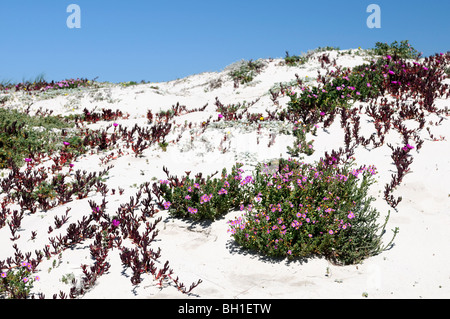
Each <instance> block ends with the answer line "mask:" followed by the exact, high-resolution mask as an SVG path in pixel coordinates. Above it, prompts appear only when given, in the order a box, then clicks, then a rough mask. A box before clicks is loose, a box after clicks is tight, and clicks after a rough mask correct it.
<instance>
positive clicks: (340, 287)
mask: <svg viewBox="0 0 450 319" xmlns="http://www.w3.org/2000/svg"><path fill="white" fill-rule="evenodd" d="M329 54H330V57H331V58H334V57H337V51H331V52H329ZM364 57H365V56H364V55H341V56H339V57H337V63H338V65H342V66H349V67H353V66H355V65H359V64H362V63H364ZM281 61H283V60H282V59H270V60H268V59H267V60H264V62H265V63H266V64H267V67H266V68H265V69H264V70H263V71H262V73H261V74H259V75H257V76H256V77H255V79H254V80H253V81H252V82H250V83H249V84H244V85H240V86H239V87H238V88H235V87H234V85H233V84H234V83H233V80H232V79H231V78H230V77H229V75H228V74H227V72H226V71H223V72H217V73H215V72H211V73H202V74H197V75H192V76H189V77H187V78H184V79H179V80H175V81H170V82H165V83H151V84H139V85H134V86H129V87H123V86H121V85H104V86H103V87H101V88H99V89H86V90H79V91H76V92H71V93H70V94H68V95H67V96H66V95H64V94H61V95H59V96H58V97H55V98H51V99H34V98H33V97H25V96H23V95H21V94H20V93H11V94H12V96H11V98H10V100H9V101H8V103H7V105H8V106H9V107H12V108H17V109H20V108H24V107H25V106H26V105H27V100H26V99H29V101H32V102H33V103H32V104H31V107H30V108H31V110H37V109H39V108H42V109H49V110H53V112H54V113H53V114H70V113H81V112H82V110H83V109H84V108H87V109H88V110H93V109H94V108H97V110H101V109H102V108H105V109H112V110H114V111H115V110H121V111H122V112H124V113H128V114H130V116H129V118H128V119H118V120H117V121H116V122H117V123H119V124H121V125H123V126H129V127H132V126H133V125H134V124H135V123H138V124H139V125H142V126H145V125H146V124H147V119H146V114H147V111H148V110H152V111H153V113H154V114H155V113H157V112H158V111H160V110H169V109H170V108H171V107H172V105H175V104H177V103H180V105H185V106H186V107H187V109H194V108H201V107H203V106H204V105H206V104H208V106H207V107H206V108H205V110H204V111H202V112H193V113H189V114H185V115H181V116H179V117H175V118H174V120H175V123H177V124H180V127H181V126H182V125H183V124H184V123H185V121H187V122H192V123H193V128H192V129H191V130H186V131H185V132H183V135H182V138H181V139H180V141H179V142H178V143H176V144H173V143H169V146H168V147H167V151H166V152H163V151H162V150H161V148H159V147H157V146H152V147H150V148H149V149H146V150H145V151H144V152H143V154H142V155H143V156H142V157H135V156H134V154H132V153H131V152H130V154H129V155H124V156H121V157H119V158H117V159H115V160H112V161H111V162H109V164H111V165H114V167H113V168H112V169H111V170H110V172H109V175H108V179H107V180H106V183H107V185H108V187H109V189H112V188H115V189H118V187H121V188H123V189H124V190H125V191H124V193H123V195H119V194H118V193H116V194H115V195H108V197H107V201H108V204H107V208H106V209H107V211H108V212H111V214H113V213H114V212H115V211H116V210H117V209H118V207H119V206H120V205H121V204H124V203H126V202H128V200H129V198H130V196H135V194H136V191H137V185H140V184H141V183H144V182H151V183H152V182H154V181H157V180H159V179H164V178H165V177H166V175H165V173H164V171H163V167H167V168H168V169H169V171H170V173H171V174H172V175H177V176H181V175H184V173H185V171H192V173H191V174H195V173H198V172H203V174H204V175H209V174H212V173H214V172H215V171H217V170H219V171H221V170H222V168H224V167H225V168H227V169H230V168H231V167H232V165H233V164H234V163H235V162H236V161H240V162H243V163H244V167H243V168H244V169H245V173H246V174H251V171H252V169H253V168H254V167H255V165H256V164H257V163H258V162H260V161H268V160H272V159H277V158H279V157H280V155H281V156H283V157H286V158H288V157H289V154H288V153H287V146H292V143H293V141H294V138H293V137H292V135H286V134H281V133H279V130H278V131H276V127H278V128H279V127H281V126H282V124H281V123H278V124H276V125H274V126H273V130H274V131H276V132H275V133H276V135H275V142H274V143H273V145H271V146H270V147H268V144H269V142H270V138H271V137H270V134H271V131H270V125H269V124H267V123H264V125H267V127H266V126H264V127H263V129H262V134H261V136H260V137H259V138H260V143H259V144H257V138H258V137H257V134H256V128H257V125H253V126H248V127H247V126H245V125H243V124H241V125H238V124H235V125H229V126H227V125H225V124H223V122H219V124H220V123H221V124H220V125H222V126H220V125H219V124H217V125H211V126H209V127H208V128H207V129H206V130H205V132H204V133H203V134H198V136H197V135H196V133H198V132H200V125H201V123H202V122H203V121H206V120H208V118H210V117H211V116H212V119H213V120H215V119H217V115H218V113H217V112H216V107H215V101H216V98H218V99H219V101H220V102H221V103H222V104H224V105H228V104H233V103H244V101H246V102H247V103H250V102H252V101H256V100H257V99H259V100H258V102H256V103H255V104H254V105H253V106H251V108H250V109H249V111H250V112H253V113H258V112H260V113H263V114H266V109H268V110H271V111H273V110H276V109H280V108H283V107H285V106H286V103H287V101H288V100H289V99H288V98H287V97H285V96H281V97H280V98H279V99H278V102H279V106H277V105H274V103H273V102H272V100H271V99H270V97H271V95H270V94H269V89H270V88H272V87H274V86H275V85H277V84H279V83H280V82H290V81H292V80H295V74H297V75H298V76H299V77H300V78H302V79H304V80H306V81H307V80H308V79H311V82H310V83H311V84H314V81H313V79H314V78H316V77H317V71H318V70H320V68H321V66H320V63H319V62H318V61H317V60H315V59H312V60H311V61H310V62H308V63H307V64H305V65H303V66H301V67H288V66H284V65H280V62H281ZM322 74H324V72H322ZM306 77H307V78H306ZM219 80H221V81H222V85H221V86H220V87H217V88H212V84H214V83H217V81H219ZM446 81H447V82H448V80H446ZM363 104H364V103H363ZM436 106H437V107H439V108H443V107H445V106H450V101H449V100H438V101H436ZM436 118H437V117H436V116H435V115H430V116H429V118H427V121H429V120H433V121H436ZM361 119H362V120H361V126H362V131H361V132H362V133H361V134H364V135H366V136H370V134H371V133H372V132H375V130H374V127H373V124H372V123H370V122H369V121H368V120H364V119H365V117H364V116H363V115H361ZM108 124H111V123H107V122H98V123H96V124H91V125H88V127H90V128H100V127H105V126H106V125H108ZM430 129H431V131H432V133H433V134H434V136H441V135H442V136H445V139H442V140H438V141H433V140H431V139H430V137H429V135H428V133H427V132H426V130H425V129H424V130H422V131H421V137H422V138H423V139H424V144H423V146H422V148H421V149H420V150H416V149H414V150H413V151H412V154H413V158H414V160H413V163H412V164H411V172H410V173H408V174H407V175H406V176H405V177H404V179H403V181H402V183H401V184H400V185H399V187H398V188H397V189H395V191H394V194H395V196H402V198H403V200H402V201H401V202H400V203H399V205H398V206H397V211H394V210H393V209H392V208H391V207H390V206H389V205H388V204H387V203H386V201H385V200H384V198H383V192H384V186H385V184H386V183H388V182H389V181H390V178H391V174H393V172H395V170H396V168H395V165H394V164H393V162H392V159H391V156H390V155H391V150H390V149H389V147H387V145H386V143H385V145H383V146H381V147H379V148H376V149H371V148H369V149H365V148H364V147H362V146H359V147H358V148H357V149H356V151H355V158H356V162H357V164H361V165H363V164H365V165H375V166H376V167H377V169H378V172H379V174H378V175H377V180H378V183H376V184H374V185H372V187H371V189H370V193H371V195H373V196H374V197H375V198H376V201H375V202H374V203H373V206H374V207H375V208H376V209H377V210H378V211H379V212H380V215H381V216H380V222H382V221H384V217H385V216H386V215H387V213H388V211H391V214H390V219H389V222H388V224H387V230H388V231H387V233H386V236H385V237H383V238H384V240H385V241H388V240H389V239H390V238H391V232H390V230H391V229H394V228H395V227H398V228H399V229H400V232H399V233H398V235H397V237H396V239H395V245H394V246H393V247H392V248H391V249H390V250H387V251H384V252H382V253H381V254H379V255H377V256H374V257H370V258H368V259H366V260H364V262H362V263H361V264H358V265H349V266H337V265H333V264H331V263H330V262H328V261H327V260H325V259H320V258H311V259H308V260H307V261H299V260H297V261H287V259H285V260H275V259H269V258H264V257H261V256H258V255H255V254H252V253H248V252H246V251H244V250H242V249H240V248H239V247H238V246H237V245H236V244H234V242H233V239H232V238H231V236H230V234H229V233H227V229H228V224H227V222H228V221H229V220H230V219H232V218H233V217H234V216H238V215H239V214H240V212H239V211H235V212H230V213H229V214H228V215H227V216H225V217H224V218H222V219H219V220H217V221H214V222H210V223H191V222H188V221H185V220H180V219H177V218H172V217H170V216H169V215H168V214H167V211H161V212H159V213H157V214H156V215H155V218H158V217H161V218H162V221H161V222H160V223H159V224H158V229H159V234H158V236H157V238H156V241H155V242H154V243H152V245H153V246H154V247H155V250H156V249H157V247H160V248H161V257H160V259H159V261H160V262H161V264H158V265H157V266H158V267H162V266H163V263H164V262H165V261H166V260H168V261H169V263H170V268H171V269H172V270H173V271H174V274H175V277H176V276H178V277H179V279H180V281H181V282H183V283H184V284H185V285H186V286H188V287H189V286H190V284H191V283H193V282H197V281H198V280H199V279H201V280H202V283H201V284H200V285H198V286H197V287H196V288H195V289H194V290H193V291H192V294H190V295H184V294H182V293H180V292H179V291H178V290H177V289H176V288H175V287H174V285H173V284H170V283H169V284H166V286H165V287H164V288H162V289H161V288H160V287H158V285H157V282H156V281H155V280H154V279H153V277H152V276H151V275H149V274H144V275H143V276H142V278H143V279H144V280H143V281H142V282H141V283H140V284H138V285H136V286H134V285H132V283H131V282H130V277H131V275H132V274H131V270H130V269H129V268H126V267H124V266H123V265H122V263H121V260H120V257H119V251H118V250H117V249H113V250H112V251H110V253H109V255H108V257H107V261H108V262H109V263H110V265H111V267H110V269H109V271H108V272H107V273H106V274H103V275H102V276H100V277H99V278H98V280H97V283H96V284H95V286H94V287H92V288H91V289H90V290H88V291H87V292H86V293H85V295H83V296H82V298H95V299H100V298H194V299H196V298H230V299H232V298H251V299H258V298H274V299H275V298H288V299H291V298H293V299H298V298H364V297H363V296H367V297H368V298H448V297H450V267H449V266H450V249H449V244H450V232H449V231H448V229H447V228H448V227H449V225H450V187H449V184H448V180H449V178H450V153H449V151H450V142H449V138H450V137H449V134H448V133H450V123H449V120H448V117H445V118H444V120H443V121H442V123H441V124H440V125H438V126H432V127H431V128H430ZM180 130H181V129H174V130H173V131H172V133H171V134H170V136H169V138H168V139H167V141H171V140H173V139H176V137H177V136H178V134H180V132H181V131H180ZM365 132H367V134H366V133H365ZM192 136H193V137H194V138H192V139H191V137H192ZM224 136H228V138H227V141H226V143H224V144H223V145H222V146H223V147H227V151H226V152H225V153H224V152H222V151H221V150H220V149H219V146H220V143H221V140H222V139H223V137H224ZM311 139H314V148H315V150H316V151H315V153H314V154H313V155H312V156H309V157H307V156H306V158H305V159H304V160H305V161H308V162H313V161H316V160H318V159H319V158H320V157H322V156H323V154H324V152H325V151H331V150H332V149H338V148H339V147H341V146H343V145H344V132H343V130H342V128H341V126H340V124H339V116H337V118H336V119H335V121H334V123H333V125H332V126H331V127H329V128H327V129H326V130H325V129H323V127H319V129H318V131H317V136H314V137H312V136H311ZM386 141H387V142H388V143H391V144H393V145H395V146H399V145H402V140H401V136H399V134H398V133H395V132H394V131H392V132H390V133H389V134H388V136H386ZM110 152H111V151H106V153H105V154H109V153H110ZM100 157H102V155H97V154H95V155H84V156H82V157H81V158H79V159H78V160H77V161H76V162H74V164H75V168H76V169H82V170H87V171H89V172H91V171H92V172H94V171H100V170H103V169H104V168H105V167H106V165H102V164H101V162H100ZM5 172H6V171H5ZM101 199H102V196H101V195H100V194H98V193H94V194H92V195H90V196H89V197H88V198H85V199H82V200H74V201H72V202H70V203H67V204H65V205H63V206H60V207H57V208H54V209H52V210H50V211H48V212H40V211H38V212H37V213H36V214H34V215H27V216H25V217H24V219H23V221H22V226H21V230H20V231H19V232H18V234H20V236H21V237H20V239H18V240H17V241H15V243H16V244H17V246H18V247H19V248H20V250H21V251H22V252H27V251H30V252H34V250H35V249H42V247H43V246H44V245H47V244H49V240H48V238H49V237H56V236H58V235H59V234H64V233H65V231H66V226H68V224H69V223H74V222H76V221H77V220H80V219H81V218H82V216H83V215H87V214H89V213H90V206H89V203H88V201H89V200H94V201H96V202H98V203H100V202H101ZM68 207H70V208H71V211H70V219H69V222H68V223H67V224H65V225H64V226H63V227H62V228H61V229H57V230H56V229H55V230H54V231H53V232H52V233H50V234H48V227H49V226H52V225H53V224H54V216H61V215H63V214H64V213H65V212H66V209H67V208H68ZM31 231H36V232H37V236H36V239H34V240H30V238H31ZM10 236H11V234H10V230H9V228H8V227H7V226H5V227H3V228H1V229H0V243H1V250H0V260H4V259H6V258H7V257H9V256H13V255H14V248H13V247H12V245H13V242H11V240H10ZM91 242H92V240H87V241H85V242H83V243H80V244H78V245H77V246H76V247H74V248H73V249H67V250H64V251H63V252H62V253H61V254H60V255H54V256H53V257H52V258H50V259H48V260H46V259H45V258H44V260H43V261H42V262H41V263H40V264H39V266H38V269H37V272H36V275H39V277H40V280H39V281H38V282H35V283H34V288H33V290H32V292H33V293H39V292H41V293H43V294H45V296H46V298H50V297H51V296H52V295H53V294H59V292H60V291H63V292H65V293H66V294H68V293H69V290H70V288H71V284H70V283H64V282H63V277H66V278H69V277H70V276H73V277H74V278H75V279H77V280H78V282H80V281H81V277H82V275H83V273H82V269H81V267H80V265H81V264H91V263H92V262H93V261H92V259H91V257H90V252H89V244H90V243H91ZM124 242H126V241H124ZM124 244H126V243H124ZM130 245H131V244H130ZM130 247H131V246H130ZM33 255H34V253H33Z"/></svg>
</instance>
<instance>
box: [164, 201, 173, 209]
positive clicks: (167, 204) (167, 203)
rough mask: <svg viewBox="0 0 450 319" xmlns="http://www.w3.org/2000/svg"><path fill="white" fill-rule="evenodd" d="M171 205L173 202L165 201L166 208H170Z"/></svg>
mask: <svg viewBox="0 0 450 319" xmlns="http://www.w3.org/2000/svg"><path fill="white" fill-rule="evenodd" d="M170 205H172V203H171V202H165V203H164V208H165V209H169V207H170Z"/></svg>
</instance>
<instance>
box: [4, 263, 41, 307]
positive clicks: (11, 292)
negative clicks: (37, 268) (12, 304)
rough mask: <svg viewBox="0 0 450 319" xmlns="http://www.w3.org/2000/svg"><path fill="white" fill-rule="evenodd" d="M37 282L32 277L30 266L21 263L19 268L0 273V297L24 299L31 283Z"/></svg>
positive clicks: (35, 277)
mask: <svg viewBox="0 0 450 319" xmlns="http://www.w3.org/2000/svg"><path fill="white" fill-rule="evenodd" d="M35 281H39V277H38V276H32V265H31V264H29V263H27V262H22V263H21V264H20V266H19V267H17V268H15V269H11V270H8V271H7V272H1V274H0V296H1V295H2V294H5V295H6V296H7V297H8V298H12V299H17V298H20V299H23V298H26V297H27V296H28V295H29V293H30V290H31V288H33V283H34V282H35Z"/></svg>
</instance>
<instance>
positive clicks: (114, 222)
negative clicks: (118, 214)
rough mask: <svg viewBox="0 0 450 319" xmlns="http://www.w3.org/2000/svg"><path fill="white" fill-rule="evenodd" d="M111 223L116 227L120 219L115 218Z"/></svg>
mask: <svg viewBox="0 0 450 319" xmlns="http://www.w3.org/2000/svg"><path fill="white" fill-rule="evenodd" d="M112 224H113V226H114V227H117V226H119V224H120V221H119V220H117V219H114V220H113V221H112Z"/></svg>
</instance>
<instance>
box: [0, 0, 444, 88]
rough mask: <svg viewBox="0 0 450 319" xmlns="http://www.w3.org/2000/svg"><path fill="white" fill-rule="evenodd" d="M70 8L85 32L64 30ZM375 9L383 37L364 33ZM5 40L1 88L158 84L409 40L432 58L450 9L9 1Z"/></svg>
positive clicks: (384, 4)
mask: <svg viewBox="0 0 450 319" xmlns="http://www.w3.org/2000/svg"><path fill="white" fill-rule="evenodd" d="M72 3H73V4H77V5H79V6H80V8H81V28H80V29H69V28H68V27H67V25H66V20H67V18H68V17H69V15H70V14H71V13H68V12H66V9H67V7H68V6H69V4H72ZM371 3H374V4H378V5H379V6H380V8H381V28H380V29H369V28H368V27H367V25H366V20H367V18H368V17H369V15H370V13H367V12H366V9H367V6H368V5H369V4H371ZM0 33H1V41H0V81H2V80H12V81H22V79H30V78H34V77H35V76H37V75H39V74H41V73H44V74H45V78H46V79H47V80H62V79H65V78H76V77H83V78H88V79H93V78H94V77H97V76H98V77H99V78H98V80H99V81H111V82H121V81H132V80H133V81H141V80H146V81H152V82H160V81H168V80H173V79H176V78H182V77H185V76H187V75H191V74H195V73H201V72H205V71H220V70H222V69H223V68H224V67H225V66H227V65H229V64H231V63H233V62H236V61H238V60H241V59H247V60H249V59H254V60H256V59H258V58H270V57H273V58H277V57H284V55H285V51H289V53H290V54H292V55H294V54H300V53H301V52H306V51H307V50H310V49H315V48H317V47H319V46H322V47H324V46H336V47H340V48H341V49H349V48H357V47H358V46H361V47H362V48H372V47H374V44H375V42H377V41H380V42H388V43H391V42H393V41H395V40H398V41H400V40H409V41H410V43H411V44H412V45H413V46H414V47H415V48H416V49H417V50H419V51H423V52H424V55H426V56H427V55H431V54H434V53H437V52H447V51H449V50H450V1H449V0H428V1H417V0H409V1H407V0H390V1H386V0H368V1H366V0H342V1H335V0H333V1H331V0H322V1H318V0H306V1H302V0H284V1H278V2H277V1H273V0H271V1H268V0H239V1H238V0H227V1H219V0H182V1H181V0H173V1H167V0H160V1H153V0H123V1H118V0H116V1H115V0H109V1H106V0H69V1H67V0H22V1H15V0H2V1H1V5H0Z"/></svg>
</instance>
